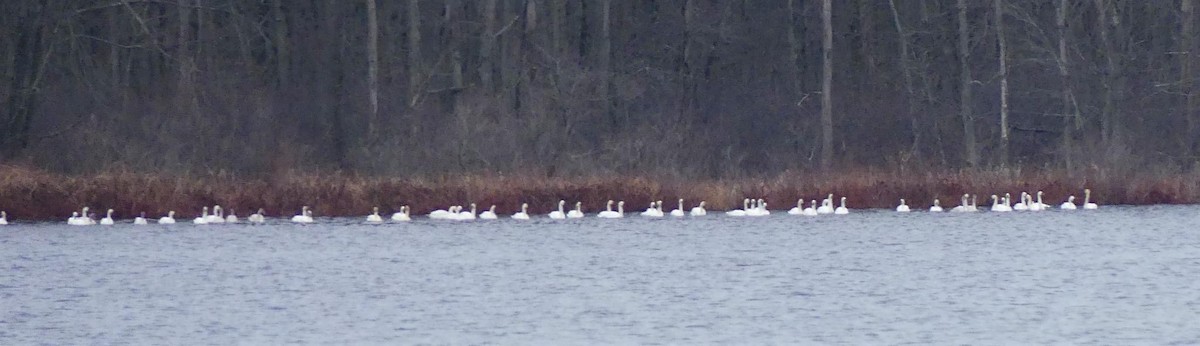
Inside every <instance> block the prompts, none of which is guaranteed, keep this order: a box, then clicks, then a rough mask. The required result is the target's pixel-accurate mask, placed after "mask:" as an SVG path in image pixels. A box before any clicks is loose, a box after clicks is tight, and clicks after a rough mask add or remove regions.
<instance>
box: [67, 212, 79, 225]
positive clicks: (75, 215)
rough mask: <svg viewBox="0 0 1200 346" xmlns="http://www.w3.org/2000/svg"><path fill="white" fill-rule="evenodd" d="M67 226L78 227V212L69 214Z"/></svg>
mask: <svg viewBox="0 0 1200 346" xmlns="http://www.w3.org/2000/svg"><path fill="white" fill-rule="evenodd" d="M67 224H68V225H71V226H78V225H79V212H77V211H73V212H71V217H68V218H67Z"/></svg>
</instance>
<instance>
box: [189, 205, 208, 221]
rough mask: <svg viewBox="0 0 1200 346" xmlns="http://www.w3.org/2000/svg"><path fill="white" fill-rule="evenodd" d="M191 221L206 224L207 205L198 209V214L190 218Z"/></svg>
mask: <svg viewBox="0 0 1200 346" xmlns="http://www.w3.org/2000/svg"><path fill="white" fill-rule="evenodd" d="M192 223H194V224H197V225H207V224H208V207H204V209H203V210H201V211H200V216H198V217H196V218H195V219H192Z"/></svg>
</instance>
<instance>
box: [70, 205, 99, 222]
mask: <svg viewBox="0 0 1200 346" xmlns="http://www.w3.org/2000/svg"><path fill="white" fill-rule="evenodd" d="M71 215H72V217H71V218H70V219H67V224H68V225H74V226H91V225H95V224H96V220H92V216H91V215H88V207H83V210H80V211H79V216H74V215H75V213H71ZM70 220H75V222H74V223H71V221H70Z"/></svg>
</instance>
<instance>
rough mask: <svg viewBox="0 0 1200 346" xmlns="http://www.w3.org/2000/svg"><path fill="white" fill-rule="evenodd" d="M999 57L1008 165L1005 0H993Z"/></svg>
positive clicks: (1002, 140)
mask: <svg viewBox="0 0 1200 346" xmlns="http://www.w3.org/2000/svg"><path fill="white" fill-rule="evenodd" d="M992 5H993V7H994V9H993V10H992V11H993V12H994V13H995V15H996V46H997V52H996V55H997V59H996V60H999V62H1000V64H999V65H1000V71H999V72H1000V164H1001V165H1002V166H1003V165H1008V142H1009V139H1008V131H1009V128H1008V49H1007V48H1008V47H1007V44H1006V42H1005V40H1004V35H1005V34H1004V0H993V1H992Z"/></svg>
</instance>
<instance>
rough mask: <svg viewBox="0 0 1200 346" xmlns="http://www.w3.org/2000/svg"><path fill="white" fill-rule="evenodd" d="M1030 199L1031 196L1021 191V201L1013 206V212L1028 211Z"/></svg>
mask: <svg viewBox="0 0 1200 346" xmlns="http://www.w3.org/2000/svg"><path fill="white" fill-rule="evenodd" d="M1028 198H1029V194H1028V193H1025V191H1021V201H1020V202H1017V204H1013V206H1012V208H1013V210H1016V211H1028V210H1029V203H1028V201H1027V199H1028Z"/></svg>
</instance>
